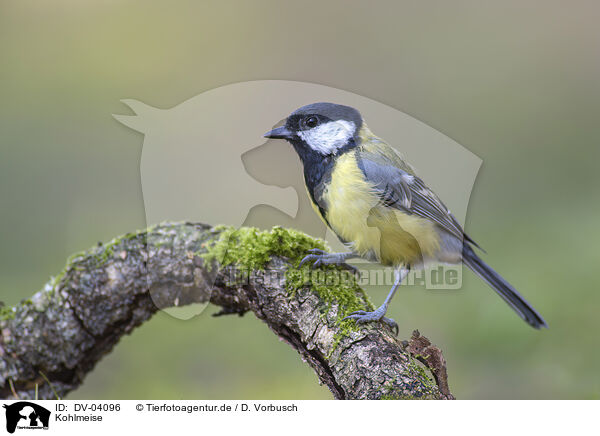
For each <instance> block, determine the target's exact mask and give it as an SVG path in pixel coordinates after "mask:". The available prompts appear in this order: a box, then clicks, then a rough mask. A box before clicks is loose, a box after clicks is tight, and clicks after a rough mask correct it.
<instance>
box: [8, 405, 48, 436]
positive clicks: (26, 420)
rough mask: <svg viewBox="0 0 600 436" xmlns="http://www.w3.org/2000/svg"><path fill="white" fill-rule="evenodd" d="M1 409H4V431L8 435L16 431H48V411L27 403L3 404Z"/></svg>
mask: <svg viewBox="0 0 600 436" xmlns="http://www.w3.org/2000/svg"><path fill="white" fill-rule="evenodd" d="M3 407H4V408H5V409H6V431H8V432H9V433H14V432H15V430H16V429H19V430H21V429H27V430H48V424H49V422H50V411H49V410H48V409H46V408H44V407H42V406H40V405H38V404H35V403H30V402H29V401H19V402H16V403H13V404H10V405H6V404H4V405H3Z"/></svg>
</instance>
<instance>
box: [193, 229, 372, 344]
mask: <svg viewBox="0 0 600 436" xmlns="http://www.w3.org/2000/svg"><path fill="white" fill-rule="evenodd" d="M215 231H216V232H218V233H219V236H218V238H217V239H215V240H212V241H208V242H206V243H205V244H204V247H203V248H204V249H205V250H206V251H205V252H201V253H197V255H198V256H200V257H201V258H202V259H204V261H205V263H206V264H207V267H208V268H210V266H208V265H212V264H213V262H218V263H219V264H220V265H221V266H227V265H231V264H237V265H239V266H241V267H242V268H244V269H247V270H248V271H253V270H264V268H265V266H266V265H267V264H268V262H269V261H270V260H271V257H272V256H279V257H283V258H286V259H287V260H288V261H289V262H290V263H291V264H292V265H298V264H299V263H300V261H301V260H302V259H303V258H304V256H306V254H307V252H308V250H310V249H313V248H320V249H322V250H326V249H327V246H326V244H325V242H324V241H323V240H321V239H316V238H312V237H310V236H308V235H306V234H304V233H302V232H299V231H296V230H291V229H284V228H281V227H273V229H272V230H271V231H261V230H259V229H256V228H248V227H242V228H240V229H235V228H232V227H227V226H219V227H215ZM285 279H286V289H287V291H288V293H289V295H290V298H293V297H294V296H295V295H296V293H297V292H298V291H299V290H300V289H309V290H310V291H312V292H315V293H316V294H317V295H318V296H319V299H320V300H321V301H323V303H324V304H323V307H322V312H321V313H322V315H323V316H325V315H326V313H327V312H328V311H329V310H330V309H331V308H332V306H333V305H334V304H336V305H337V306H338V311H337V323H338V324H339V329H338V333H337V334H336V336H335V337H334V346H333V349H332V351H331V352H333V350H335V348H336V347H337V345H338V344H339V342H340V341H341V339H342V338H343V337H344V336H347V335H348V334H349V333H350V332H352V331H357V330H358V327H357V325H356V322H355V321H354V320H345V321H342V319H343V318H344V317H346V316H347V315H349V314H350V313H351V312H354V311H356V310H374V309H375V308H374V306H373V305H372V304H371V302H370V301H369V299H368V297H367V295H366V294H365V292H364V290H363V289H362V288H361V287H360V286H358V283H357V282H356V279H355V278H354V276H353V275H352V274H350V273H349V272H348V271H346V270H343V269H342V268H340V267H337V266H333V265H325V266H321V267H319V268H317V269H312V268H311V266H310V265H304V266H303V267H302V268H300V269H294V268H290V269H288V270H287V271H286V273H285ZM330 355H331V353H330Z"/></svg>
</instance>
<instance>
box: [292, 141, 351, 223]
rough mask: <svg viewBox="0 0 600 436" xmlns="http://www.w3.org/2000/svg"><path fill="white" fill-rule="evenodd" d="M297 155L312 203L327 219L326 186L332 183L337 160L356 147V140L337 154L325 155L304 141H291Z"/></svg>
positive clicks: (349, 142)
mask: <svg viewBox="0 0 600 436" xmlns="http://www.w3.org/2000/svg"><path fill="white" fill-rule="evenodd" d="M290 143H291V144H292V146H293V147H294V150H296V153H298V156H299V157H300V160H301V161H302V165H303V166H304V182H305V183H306V188H307V190H308V193H309V194H310V196H311V198H312V201H313V202H314V203H315V204H316V205H317V206H318V207H319V210H320V212H321V215H323V217H324V218H325V211H324V210H323V209H322V207H321V204H322V202H321V201H320V200H321V194H322V192H323V189H324V187H325V186H327V185H329V182H330V181H331V172H332V171H333V167H334V165H335V161H336V159H337V158H338V157H339V156H340V155H342V154H345V153H347V152H348V151H350V150H352V149H354V148H355V147H356V143H355V141H354V138H351V139H350V140H349V141H348V143H347V144H346V145H344V146H343V147H341V148H340V149H339V150H337V152H336V153H335V154H331V155H323V154H321V153H319V152H317V151H315V150H313V149H312V148H310V147H308V146H307V145H306V144H304V143H303V142H302V141H293V140H292V141H290Z"/></svg>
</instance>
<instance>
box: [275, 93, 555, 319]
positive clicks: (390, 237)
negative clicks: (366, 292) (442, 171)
mask: <svg viewBox="0 0 600 436" xmlns="http://www.w3.org/2000/svg"><path fill="white" fill-rule="evenodd" d="M264 136H265V137H267V138H278V139H285V140H287V141H288V142H289V143H290V144H291V145H292V146H293V147H294V150H295V151H296V153H298V156H299V157H300V160H301V161H302V164H303V166H304V180H305V183H306V189H307V191H308V194H309V196H310V198H311V200H312V203H313V206H314V209H315V211H316V212H317V213H318V214H319V215H320V216H321V218H322V219H323V220H324V221H325V223H326V224H327V226H329V228H330V229H331V230H332V231H333V232H334V233H335V234H336V235H337V236H338V238H339V239H340V240H341V241H342V242H343V243H344V245H346V246H347V247H348V248H349V250H350V251H348V252H345V253H331V254H329V253H326V252H323V251H321V250H317V249H315V250H311V252H310V254H308V255H307V256H306V257H305V258H304V259H303V260H302V261H301V263H300V265H302V264H304V263H306V262H313V261H314V265H320V264H339V265H345V261H346V260H347V259H350V258H354V257H362V258H364V259H367V260H370V261H375V262H379V263H381V264H382V265H386V266H393V267H395V281H394V285H393V286H392V289H391V291H390V292H389V294H388V296H387V297H386V299H385V301H384V302H383V304H382V305H381V306H380V307H379V308H378V309H376V310H375V311H373V312H366V311H362V310H361V311H357V312H353V313H352V314H350V315H349V316H348V317H346V318H351V319H355V320H356V322H358V323H366V322H378V321H381V322H384V323H386V324H388V325H389V326H390V327H392V328H394V329H397V325H396V323H395V322H394V320H392V319H390V318H386V317H385V314H386V311H387V308H388V305H389V303H390V301H391V299H392V297H393V296H394V293H395V292H396V290H397V289H398V286H399V285H400V283H401V281H402V280H403V279H404V278H405V277H406V275H407V274H408V272H409V270H410V269H411V268H423V267H425V266H426V265H427V264H428V263H430V262H442V263H451V264H455V263H459V262H463V263H464V264H465V265H467V266H468V267H469V268H470V269H471V270H472V271H473V272H474V273H475V274H477V275H478V276H479V277H481V278H482V279H483V280H484V281H485V282H487V283H488V284H489V285H490V286H491V287H492V288H493V289H494V290H495V291H496V292H497V293H498V295H500V297H502V299H503V300H504V301H506V302H507V303H508V304H509V305H510V307H512V308H513V310H514V311H515V312H517V314H518V315H519V316H520V317H521V318H523V320H525V322H527V323H528V324H529V325H531V326H532V327H534V328H536V329H539V328H541V327H547V324H546V322H545V321H544V319H543V318H542V317H541V316H540V315H539V314H538V313H537V311H536V310H535V309H534V308H533V307H531V305H530V304H529V303H528V302H527V301H525V299H524V298H523V297H522V296H521V295H520V294H519V293H518V292H517V291H516V290H515V288H513V287H512V286H511V285H510V284H509V283H508V282H507V281H506V280H504V279H503V278H502V277H501V276H500V275H499V274H498V273H497V272H496V271H494V270H493V269H492V268H490V267H489V266H488V265H487V264H486V263H485V262H484V261H483V260H481V259H480V258H479V256H478V255H477V254H476V253H475V251H474V247H479V246H478V245H477V244H476V243H475V242H474V241H473V240H472V239H471V238H470V237H469V236H467V235H466V234H465V232H464V231H463V229H462V227H461V226H460V224H459V223H458V221H457V220H456V218H454V216H453V215H452V214H451V213H450V211H449V210H448V208H447V207H446V206H445V205H444V203H442V201H441V200H440V199H439V198H438V197H437V195H436V194H435V193H434V192H433V191H432V190H431V189H429V188H428V187H427V186H426V185H425V183H424V182H423V180H421V179H420V178H419V177H418V176H417V175H416V173H415V171H414V169H413V168H412V167H411V166H410V165H409V164H408V163H407V162H405V161H404V159H403V158H402V156H401V155H400V154H399V153H398V152H397V151H396V150H395V149H394V148H392V147H390V146H389V145H388V144H386V143H385V142H384V141H383V140H382V139H381V138H379V137H377V136H376V135H374V134H373V132H371V130H369V128H368V127H367V124H366V123H365V120H364V119H363V118H362V116H361V114H360V113H359V112H358V111H357V110H356V109H354V108H352V107H349V106H342V105H339V104H333V103H314V104H309V105H307V106H303V107H301V108H300V109H297V110H296V111H295V112H293V113H292V114H291V115H289V116H288V117H287V119H286V121H285V124H284V125H283V126H281V127H277V128H275V129H273V130H271V131H270V132H267V133H266V134H265V135H264Z"/></svg>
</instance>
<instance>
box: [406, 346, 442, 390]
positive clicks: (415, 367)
mask: <svg viewBox="0 0 600 436" xmlns="http://www.w3.org/2000/svg"><path fill="white" fill-rule="evenodd" d="M409 359H410V360H409V362H408V369H409V371H411V372H413V373H414V374H415V375H417V377H418V378H419V379H421V380H422V382H423V385H424V386H425V387H427V388H428V392H426V393H425V395H435V392H436V391H437V384H436V382H435V380H434V379H433V378H432V377H431V376H430V375H429V372H428V370H426V369H425V367H424V366H423V365H422V364H421V362H419V361H418V360H417V359H415V358H414V357H413V356H412V355H409Z"/></svg>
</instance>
